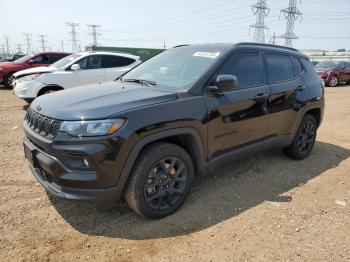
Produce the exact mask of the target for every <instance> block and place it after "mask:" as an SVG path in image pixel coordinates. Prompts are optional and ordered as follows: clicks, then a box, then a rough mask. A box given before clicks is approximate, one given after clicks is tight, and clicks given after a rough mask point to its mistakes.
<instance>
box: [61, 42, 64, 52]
mask: <svg viewBox="0 0 350 262" xmlns="http://www.w3.org/2000/svg"><path fill="white" fill-rule="evenodd" d="M61 47H62V52H64V46H63V40H61Z"/></svg>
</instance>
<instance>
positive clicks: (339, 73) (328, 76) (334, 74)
mask: <svg viewBox="0 0 350 262" xmlns="http://www.w3.org/2000/svg"><path fill="white" fill-rule="evenodd" d="M315 70H316V72H317V74H318V75H319V76H320V77H321V78H322V80H323V81H324V82H325V84H326V86H330V87H335V86H337V85H338V84H339V83H341V82H343V83H350V62H347V61H340V62H337V61H322V62H320V63H318V64H317V65H316V66H315Z"/></svg>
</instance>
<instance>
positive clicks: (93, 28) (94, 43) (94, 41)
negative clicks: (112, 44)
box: [87, 25, 102, 46]
mask: <svg viewBox="0 0 350 262" xmlns="http://www.w3.org/2000/svg"><path fill="white" fill-rule="evenodd" d="M87 26H88V28H89V29H91V32H90V33H89V35H91V36H92V44H91V45H92V46H98V42H97V38H98V37H99V36H100V35H102V34H101V33H100V32H98V29H99V28H101V26H100V25H87Z"/></svg>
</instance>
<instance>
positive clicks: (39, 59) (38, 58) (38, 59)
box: [33, 55, 50, 64]
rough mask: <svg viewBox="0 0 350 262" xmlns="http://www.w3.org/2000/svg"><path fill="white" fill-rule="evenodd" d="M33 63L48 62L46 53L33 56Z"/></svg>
mask: <svg viewBox="0 0 350 262" xmlns="http://www.w3.org/2000/svg"><path fill="white" fill-rule="evenodd" d="M33 64H50V59H49V56H48V55H38V56H36V57H34V58H33Z"/></svg>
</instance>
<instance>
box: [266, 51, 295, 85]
mask: <svg viewBox="0 0 350 262" xmlns="http://www.w3.org/2000/svg"><path fill="white" fill-rule="evenodd" d="M264 57H265V65H266V72H267V77H268V80H269V82H270V83H276V82H281V81H287V80H290V79H292V78H294V70H293V65H292V61H291V59H290V56H289V55H282V54H269V53H265V54H264Z"/></svg>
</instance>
